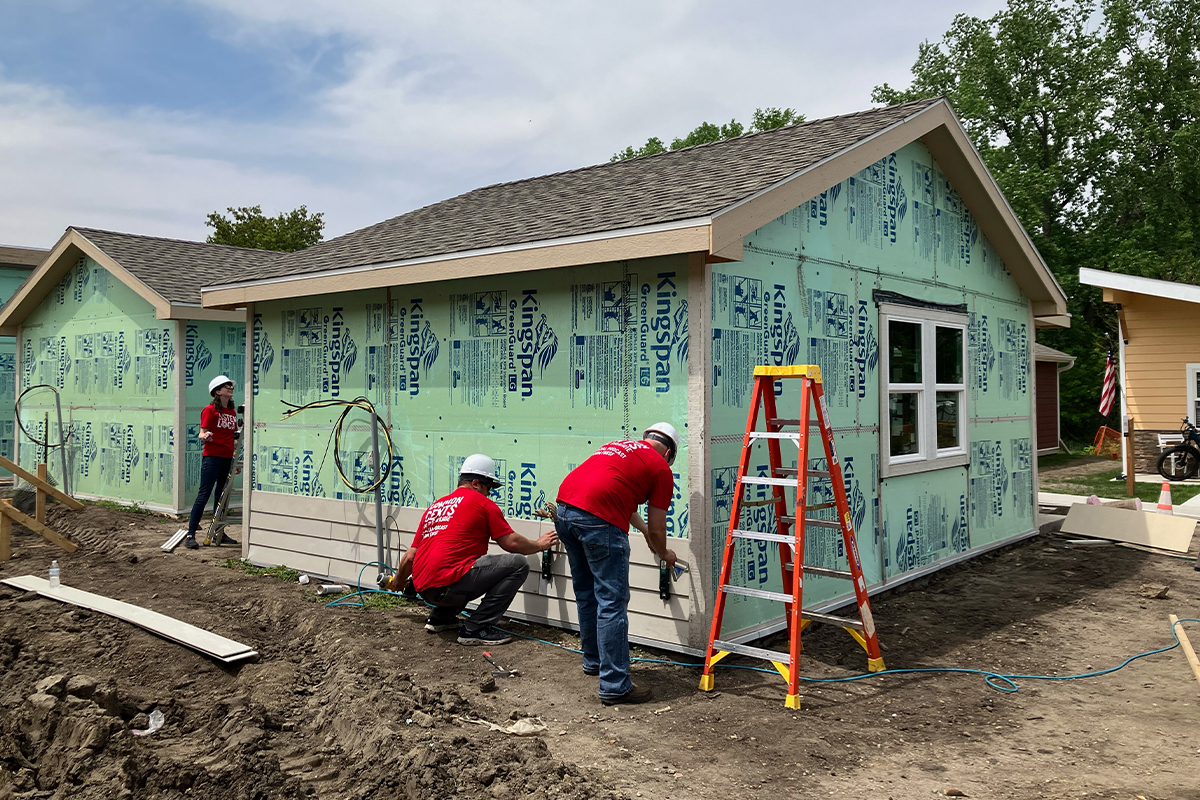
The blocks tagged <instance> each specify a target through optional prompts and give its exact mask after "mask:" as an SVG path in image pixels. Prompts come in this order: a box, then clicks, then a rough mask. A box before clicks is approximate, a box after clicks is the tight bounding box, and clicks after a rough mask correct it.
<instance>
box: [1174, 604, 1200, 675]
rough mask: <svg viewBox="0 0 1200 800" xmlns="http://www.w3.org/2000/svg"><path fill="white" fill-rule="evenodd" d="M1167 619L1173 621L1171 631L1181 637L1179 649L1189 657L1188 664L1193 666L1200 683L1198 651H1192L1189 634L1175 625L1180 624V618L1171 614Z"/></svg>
mask: <svg viewBox="0 0 1200 800" xmlns="http://www.w3.org/2000/svg"><path fill="white" fill-rule="evenodd" d="M1167 619H1169V620H1170V621H1171V629H1172V630H1174V631H1175V635H1176V636H1178V637H1179V647H1180V649H1181V650H1183V654H1184V655H1185V656H1187V660H1188V663H1189V664H1191V665H1192V672H1194V673H1196V680H1197V681H1200V658H1196V651H1195V650H1193V649H1192V643H1191V642H1189V641H1188V637H1187V634H1186V633H1184V632H1183V628H1182V627H1177V626H1176V625H1175V623H1176V622H1179V617H1177V616H1175V615H1174V614H1171V615H1170V616H1168V617H1167Z"/></svg>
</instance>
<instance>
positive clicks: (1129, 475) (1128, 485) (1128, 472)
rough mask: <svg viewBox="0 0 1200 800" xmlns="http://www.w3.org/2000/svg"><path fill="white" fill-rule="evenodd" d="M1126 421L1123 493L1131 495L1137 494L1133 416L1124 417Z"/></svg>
mask: <svg viewBox="0 0 1200 800" xmlns="http://www.w3.org/2000/svg"><path fill="white" fill-rule="evenodd" d="M1126 419H1127V420H1128V422H1127V423H1126V425H1125V430H1126V433H1125V436H1126V437H1127V440H1126V442H1125V494H1127V495H1129V496H1130V497H1133V496H1134V495H1136V494H1137V482H1136V481H1135V480H1134V475H1133V442H1134V439H1133V417H1127V418H1126Z"/></svg>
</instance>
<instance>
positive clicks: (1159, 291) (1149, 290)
mask: <svg viewBox="0 0 1200 800" xmlns="http://www.w3.org/2000/svg"><path fill="white" fill-rule="evenodd" d="M1079 282H1080V283H1083V284H1086V285H1088V286H1098V287H1099V288H1101V289H1105V290H1107V291H1105V293H1104V301H1105V302H1106V303H1115V302H1118V301H1116V300H1112V299H1110V297H1111V296H1112V292H1126V293H1128V294H1141V295H1146V296H1147V297H1159V298H1162V299H1164V300H1179V301H1181V302H1184V303H1200V286H1195V285H1193V284H1190V283H1176V282H1174V281H1163V280H1159V279H1158V278H1143V277H1141V276H1140V275H1123V274H1121V273H1119V272H1105V271H1104V270H1100V269H1089V268H1088V267H1081V268H1080V270H1079Z"/></svg>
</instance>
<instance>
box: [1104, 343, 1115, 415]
mask: <svg viewBox="0 0 1200 800" xmlns="http://www.w3.org/2000/svg"><path fill="white" fill-rule="evenodd" d="M1116 399H1117V360H1116V359H1115V358H1113V352H1112V348H1111V347H1110V348H1108V361H1107V362H1105V364H1104V388H1102V389H1101V390H1100V416H1102V417H1107V416H1108V412H1110V411H1112V407H1113V402H1114V401H1115V400H1116Z"/></svg>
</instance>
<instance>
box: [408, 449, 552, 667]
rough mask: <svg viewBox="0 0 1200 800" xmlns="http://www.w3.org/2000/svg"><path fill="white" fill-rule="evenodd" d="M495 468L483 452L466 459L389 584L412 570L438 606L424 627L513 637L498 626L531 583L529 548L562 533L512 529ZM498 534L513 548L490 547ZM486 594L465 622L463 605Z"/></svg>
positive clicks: (545, 546) (461, 638) (473, 638)
mask: <svg viewBox="0 0 1200 800" xmlns="http://www.w3.org/2000/svg"><path fill="white" fill-rule="evenodd" d="M495 471H496V462H495V461H493V460H492V459H491V458H489V457H488V456H485V455H482V454H479V453H477V454H475V455H473V456H468V457H467V458H466V460H464V461H463V464H462V469H460V470H459V475H458V490H457V491H455V492H453V493H451V494H448V495H446V496H445V497H443V498H441V499H440V500H438V501H436V502H435V503H433V505H431V506H429V508H427V509H426V510H425V513H424V514H423V515H422V516H421V523H420V525H418V526H417V535H416V537H415V538H414V539H413V543H412V546H411V547H409V548H408V550H407V552H405V553H404V557H403V558H401V559H400V563H399V564H398V565H397V567H396V574H395V575H393V576H392V578H391V580H390V581H389V582H388V584H387V588H388V589H391V590H392V591H399V590H400V587H403V586H404V585H405V583H406V582H407V581H408V577H409V575H410V574H411V575H412V579H413V585H414V586H415V587H416V590H417V591H418V592H419V593H420V594H421V598H422V599H423V600H424V601H425V602H427V603H429V604H430V605H432V606H434V608H433V609H432V610H431V611H430V613H429V618H428V619H427V620H426V621H425V630H427V631H429V632H430V633H440V632H441V631H445V630H449V629H451V628H456V627H457V628H458V643H459V644H465V645H474V644H489V645H491V644H504V643H506V642H509V641H511V640H512V637H511V636H509V635H508V634H506V633H504V632H503V631H500V630H497V629H496V628H495V627H493V626H494V625H495V623H496V622H498V621H499V620H500V618H501V617H503V616H504V612H505V611H507V610H508V606H509V604H511V603H512V601H513V598H514V597H516V596H517V591H518V590H519V589H520V588H521V585H522V584H523V583H525V576H527V575H528V574H529V560H528V559H526V558H525V556H527V555H533V554H534V553H540V552H542V551H543V550H549V549H550V548H551V547H553V546H554V544H555V542H557V541H558V536H557V535H556V534H555V533H554V532H553V531H551V532H549V533H547V534H545V535H543V536H542V537H541V538H539V539H538V540H537V541H533V540H531V539H526V538H525V537H524V536H522V535H521V534H519V533H517V532H515V531H514V530H513V529H512V527H511V526H510V525H509V524H508V522H507V521H505V519H504V514H503V513H501V511H500V507H499V506H497V505H496V504H495V503H494V502H492V500H491V499H490V498H489V497H488V495H489V494H491V491H492V489H494V488H496V487H497V486H501V485H502V484H501V482H500V481H499V480H498V479H497V478H496V475H495ZM492 540H495V542H496V544H498V545H500V546H501V547H502V548H504V549H505V550H507V551H508V552H507V553H504V554H499V553H497V554H494V555H488V553H487V549H488V542H490V541H492ZM481 595H482V596H483V599H482V600H481V601H480V603H479V607H478V608H477V609H475V611H473V612H471V616H470V618H468V619H466V620H463V621H462V624H461V625H460V624H459V618H458V615H459V612H461V611H462V610H463V609H464V608H466V605H467V603H469V602H471V601H472V600H474V599H475V598H477V597H479V596H481Z"/></svg>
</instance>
